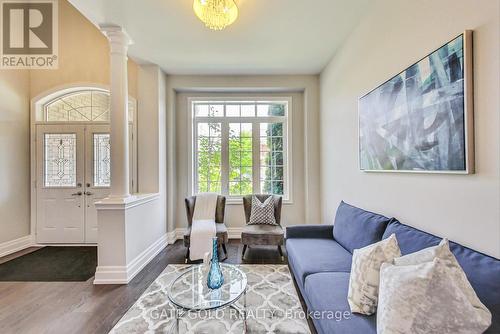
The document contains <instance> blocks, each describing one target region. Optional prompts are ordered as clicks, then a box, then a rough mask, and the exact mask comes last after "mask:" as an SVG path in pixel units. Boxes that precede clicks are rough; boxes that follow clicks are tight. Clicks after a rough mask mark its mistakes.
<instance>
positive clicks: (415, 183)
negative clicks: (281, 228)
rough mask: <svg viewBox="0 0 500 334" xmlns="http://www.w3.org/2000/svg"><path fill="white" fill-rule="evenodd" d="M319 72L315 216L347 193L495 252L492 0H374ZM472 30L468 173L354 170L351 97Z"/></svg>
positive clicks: (328, 212) (498, 181) (498, 184)
mask: <svg viewBox="0 0 500 334" xmlns="http://www.w3.org/2000/svg"><path fill="white" fill-rule="evenodd" d="M373 8H374V9H373V11H371V12H370V13H369V14H368V15H367V16H366V17H365V19H364V20H363V21H362V23H361V24H360V25H359V26H358V28H357V29H356V30H355V31H354V32H353V33H352V34H351V36H350V37H349V38H348V39H347V41H346V42H345V44H344V45H343V47H342V48H341V50H339V51H338V52H337V53H336V55H335V57H334V58H333V59H332V61H331V62H330V64H329V65H328V66H327V68H326V69H325V70H324V71H323V72H322V74H321V77H320V85H321V144H322V145H321V157H322V164H321V170H322V179H321V180H322V184H324V186H323V187H322V200H323V205H322V207H323V220H324V222H327V223H331V222H332V221H333V217H334V214H335V208H336V206H337V204H338V202H339V201H340V200H342V199H343V200H346V201H348V202H351V203H352V204H354V205H357V206H361V207H363V208H366V209H370V210H373V211H376V212H380V213H383V214H385V215H388V216H395V217H397V218H399V219H400V220H401V221H402V222H403V223H406V224H409V225H412V226H415V227H417V228H420V229H423V230H426V231H429V232H431V233H434V234H437V235H440V236H446V237H448V238H450V239H451V240H455V241H457V242H460V243H462V244H464V245H466V246H469V247H472V248H474V249H477V250H479V251H483V252H485V253H487V254H490V255H493V256H495V257H497V258H499V257H500V175H499V172H500V166H499V150H500V145H499V144H500V136H499V132H500V131H499V124H500V123H499V109H500V108H499V107H500V104H499V91H500V85H499V58H500V53H499V42H500V34H499V1H496V0H459V1H457V0H439V1H435V0H419V1H415V0H379V1H378V2H377V3H376V5H375V6H374V7H373ZM466 29H473V30H474V63H475V64H474V85H475V87H474V88H475V91H474V100H475V139H476V174H475V175H469V176H464V175H429V174H424V175H422V174H419V175H416V174H398V173H394V174H392V173H391V174H383V173H374V174H369V173H362V172H360V171H359V170H358V156H357V152H358V147H357V144H358V137H357V136H358V134H357V133H358V129H357V120H358V118H357V101H358V97H360V96H362V95H363V94H364V93H366V92H367V91H369V90H371V89H373V88H375V87H376V86H377V85H379V84H380V83H382V82H384V81H385V80H387V79H389V78H391V77H392V76H394V75H395V74H397V73H399V72H400V71H401V70H403V69H405V68H406V67H407V66H409V65H411V64H412V63H414V62H415V61H417V60H419V59H420V58H422V57H424V56H425V55H427V54H428V53H430V52H432V51H433V50H435V49H436V48H438V47H439V46H441V45H442V44H444V43H445V42H447V41H448V40H450V39H452V38H453V37H455V36H457V35H458V34H460V33H461V32H463V31H464V30H466Z"/></svg>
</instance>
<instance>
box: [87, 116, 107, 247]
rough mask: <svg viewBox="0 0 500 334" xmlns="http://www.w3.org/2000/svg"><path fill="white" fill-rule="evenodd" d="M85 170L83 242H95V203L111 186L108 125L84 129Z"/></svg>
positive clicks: (105, 194) (105, 195)
mask: <svg viewBox="0 0 500 334" xmlns="http://www.w3.org/2000/svg"><path fill="white" fill-rule="evenodd" d="M85 137H86V140H85V142H86V145H85V147H86V150H85V152H86V156H85V162H86V168H85V200H86V205H85V213H86V224H85V225H86V226H85V242H88V243H94V242H97V210H96V208H95V203H96V202H98V201H101V200H102V199H104V198H106V197H107V196H108V195H109V192H110V185H111V151H110V149H111V148H110V143H109V139H110V137H109V126H108V125H91V126H87V127H86V131H85Z"/></svg>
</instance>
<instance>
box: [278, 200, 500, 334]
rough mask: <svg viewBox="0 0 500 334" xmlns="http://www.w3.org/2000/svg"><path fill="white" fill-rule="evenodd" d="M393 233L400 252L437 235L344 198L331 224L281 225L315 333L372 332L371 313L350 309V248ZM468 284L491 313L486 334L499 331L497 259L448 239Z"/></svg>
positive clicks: (427, 242)
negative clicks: (358, 206) (361, 313)
mask: <svg viewBox="0 0 500 334" xmlns="http://www.w3.org/2000/svg"><path fill="white" fill-rule="evenodd" d="M392 233H395V234H396V237H397V239H398V243H399V247H400V249H401V253H402V254H403V255H406V254H409V253H413V252H416V251H418V250H420V249H423V248H427V247H430V246H435V245H437V244H438V243H439V242H440V240H441V238H439V237H437V236H434V235H432V234H429V233H426V232H423V231H420V230H418V229H416V228H413V227H410V226H407V225H404V224H401V223H400V222H399V221H397V220H396V219H395V218H387V217H384V216H382V215H379V214H376V213H372V212H368V211H365V210H362V209H359V208H356V207H354V206H351V205H349V204H347V203H345V202H342V203H341V204H340V206H339V208H338V209H337V214H336V216H335V224H334V225H333V227H332V225H298V226H291V227H287V229H286V249H287V252H288V263H289V266H290V270H291V271H292V273H293V276H294V278H295V281H296V283H297V285H298V287H299V290H300V293H301V295H302V297H303V299H304V301H305V303H306V305H307V308H308V313H309V316H310V317H311V318H312V321H313V323H314V326H315V328H316V330H317V332H318V333H325V334H349V333H352V334H358V333H366V334H369V333H376V332H377V323H376V315H372V316H363V315H359V314H355V313H350V308H349V304H348V303H347V291H348V286H349V275H350V270H351V261H352V252H353V250H354V249H356V248H361V247H364V246H367V245H369V244H372V243H374V242H378V241H380V240H382V239H385V238H388V237H389V236H390V235H391V234H392ZM450 248H451V250H452V252H453V254H454V255H455V257H456V258H457V260H458V262H459V263H460V265H461V266H462V268H463V270H464V271H465V273H466V275H467V278H468V279H469V281H470V283H471V285H472V287H473V288H474V290H475V291H476V293H477V295H478V297H479V298H480V299H481V301H482V302H483V304H484V305H486V307H488V309H489V310H490V311H491V313H492V325H491V326H490V328H489V329H488V330H487V331H486V333H488V334H493V333H500V260H498V259H495V258H492V257H490V256H487V255H484V254H482V253H479V252H477V251H474V250H472V249H469V248H467V247H464V246H462V245H459V244H457V243H454V242H450Z"/></svg>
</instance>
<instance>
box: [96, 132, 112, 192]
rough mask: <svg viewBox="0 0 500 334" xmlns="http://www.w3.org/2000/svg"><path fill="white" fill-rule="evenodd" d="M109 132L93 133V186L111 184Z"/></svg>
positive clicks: (107, 185)
mask: <svg viewBox="0 0 500 334" xmlns="http://www.w3.org/2000/svg"><path fill="white" fill-rule="evenodd" d="M109 139H110V136H109V133H94V187H109V186H111V149H110V143H109Z"/></svg>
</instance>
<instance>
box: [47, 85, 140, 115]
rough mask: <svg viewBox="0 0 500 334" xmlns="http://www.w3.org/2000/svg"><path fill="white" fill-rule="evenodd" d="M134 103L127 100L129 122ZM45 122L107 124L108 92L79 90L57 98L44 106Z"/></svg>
mask: <svg viewBox="0 0 500 334" xmlns="http://www.w3.org/2000/svg"><path fill="white" fill-rule="evenodd" d="M134 110H135V101H134V100H132V99H129V102H128V111H129V121H132V117H133V115H134ZM44 111H45V113H44V114H45V121H46V122H109V117H110V116H109V92H107V91H105V90H97V89H96V90H91V89H86V90H80V91H76V92H71V93H69V94H65V95H62V96H59V97H57V98H55V99H53V100H52V101H50V102H48V103H46V104H45V105H44Z"/></svg>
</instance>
